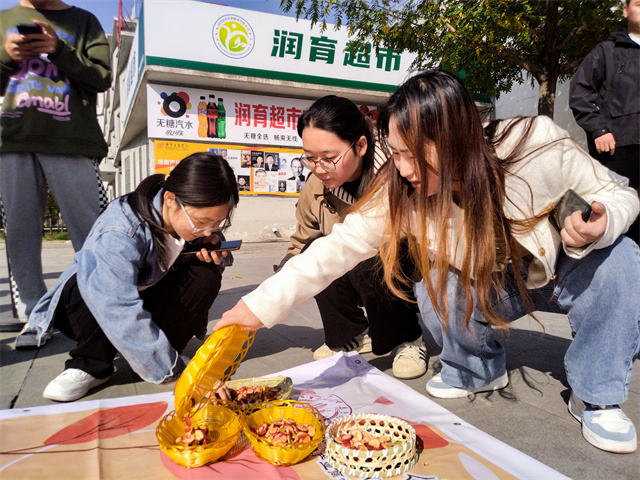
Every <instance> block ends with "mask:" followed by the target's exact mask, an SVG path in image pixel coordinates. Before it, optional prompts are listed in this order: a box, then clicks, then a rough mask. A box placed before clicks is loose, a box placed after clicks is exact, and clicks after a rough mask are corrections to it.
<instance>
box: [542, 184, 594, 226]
mask: <svg viewBox="0 0 640 480" xmlns="http://www.w3.org/2000/svg"><path fill="white" fill-rule="evenodd" d="M578 210H579V211H581V212H582V220H583V221H585V222H586V221H588V220H589V217H590V216H591V205H589V203H588V202H587V201H586V200H585V199H584V198H582V197H581V196H580V195H578V194H577V193H576V192H574V191H573V190H571V189H569V190H567V192H566V193H565V194H564V195H563V196H562V198H561V199H560V201H559V202H558V204H557V205H556V206H555V208H554V209H553V210H552V211H551V214H550V215H549V221H550V222H551V224H552V225H553V226H554V227H555V229H556V230H557V231H558V232H559V231H560V230H562V229H563V228H564V220H565V218H567V217H569V216H571V214H572V213H573V212H576V211H578Z"/></svg>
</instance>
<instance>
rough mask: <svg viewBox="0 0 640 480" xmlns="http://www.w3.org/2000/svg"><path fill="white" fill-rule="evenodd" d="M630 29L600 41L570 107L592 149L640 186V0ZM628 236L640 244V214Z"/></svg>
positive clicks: (627, 9)
mask: <svg viewBox="0 0 640 480" xmlns="http://www.w3.org/2000/svg"><path fill="white" fill-rule="evenodd" d="M623 13H624V18H626V19H627V28H625V29H622V30H621V31H619V32H616V33H614V34H612V35H611V36H610V37H609V38H607V39H606V40H605V41H604V42H602V43H600V44H598V45H597V46H596V48H594V49H593V50H592V51H591V53H589V55H587V57H586V58H585V59H584V61H583V62H582V64H581V65H580V67H579V68H578V71H577V72H576V74H575V76H574V77H573V79H572V80H571V87H570V96H569V106H570V107H571V110H572V111H573V116H574V117H575V119H576V122H578V125H580V126H581V127H582V129H583V130H584V131H585V132H586V134H587V142H588V145H589V154H590V155H591V156H592V157H594V158H596V159H598V160H599V161H600V162H601V163H602V164H604V165H606V166H607V168H609V169H611V170H613V171H614V172H616V173H619V174H620V175H624V176H625V177H627V178H629V186H631V187H633V188H635V189H636V190H638V189H639V188H640V186H639V184H640V0H626V1H625V6H624V10H623ZM627 236H628V237H630V238H632V239H633V240H634V241H635V242H636V243H637V244H639V245H640V223H638V219H636V221H635V222H634V223H633V224H632V225H631V227H629V231H628V232H627Z"/></svg>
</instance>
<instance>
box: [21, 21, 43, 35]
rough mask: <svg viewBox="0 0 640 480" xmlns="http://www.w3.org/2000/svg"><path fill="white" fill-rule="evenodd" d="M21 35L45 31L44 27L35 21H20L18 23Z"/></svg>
mask: <svg viewBox="0 0 640 480" xmlns="http://www.w3.org/2000/svg"><path fill="white" fill-rule="evenodd" d="M16 28H17V29H18V33H20V35H32V34H34V33H43V31H42V27H40V26H38V25H34V24H33V23H19V24H17V25H16Z"/></svg>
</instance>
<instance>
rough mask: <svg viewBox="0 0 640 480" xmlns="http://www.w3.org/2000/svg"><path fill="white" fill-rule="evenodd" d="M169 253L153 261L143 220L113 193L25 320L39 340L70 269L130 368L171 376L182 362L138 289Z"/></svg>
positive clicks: (154, 277)
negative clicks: (71, 255)
mask: <svg viewBox="0 0 640 480" xmlns="http://www.w3.org/2000/svg"><path fill="white" fill-rule="evenodd" d="M163 193H164V191H163V190H161V191H160V192H159V193H158V194H157V195H156V197H155V198H154V201H153V203H154V206H155V208H156V209H157V210H158V211H159V212H160V211H162V194H163ZM175 255H177V253H175ZM172 257H173V258H169V259H168V261H167V265H163V266H158V262H157V256H156V250H155V248H154V242H153V238H152V235H151V230H150V228H149V225H148V224H147V222H144V221H142V220H140V219H139V218H138V217H136V216H135V214H134V213H133V211H132V210H131V208H130V206H129V204H128V203H127V201H126V200H125V199H123V198H118V199H116V200H114V201H113V202H111V203H110V204H109V206H108V207H107V209H106V210H105V211H104V212H103V213H102V215H101V216H100V217H99V218H98V219H97V220H96V223H95V224H94V225H93V228H92V229H91V232H90V233H89V236H88V237H87V239H86V241H85V243H84V245H83V247H82V250H80V251H79V252H77V253H76V254H75V256H74V259H73V263H72V264H71V265H70V266H69V267H68V268H67V269H66V270H65V271H64V272H63V273H62V275H61V276H60V278H59V280H58V282H57V283H56V285H55V286H54V287H53V288H51V289H50V290H49V291H48V292H47V293H46V294H45V295H44V296H43V297H42V298H41V299H40V300H39V301H38V303H37V305H36V306H35V308H34V309H33V312H32V313H31V316H30V317H29V325H30V326H31V327H34V328H35V329H36V330H37V336H38V340H39V341H40V339H41V338H42V336H43V335H44V333H45V332H46V331H47V329H48V328H49V325H50V324H51V322H52V320H53V315H54V313H55V311H56V307H57V305H58V301H59V300H60V295H61V293H62V290H63V288H64V285H65V284H66V283H67V281H68V280H69V279H70V278H71V277H72V276H73V275H74V274H76V275H77V282H78V288H79V289H80V293H81V294H82V298H83V299H84V301H85V303H86V304H87V306H88V307H89V309H90V310H91V313H93V316H94V317H95V318H96V320H97V322H98V324H99V325H100V327H101V328H102V330H103V331H104V333H105V334H106V336H107V337H108V338H109V340H110V341H111V343H112V344H113V345H114V347H115V348H116V349H117V350H118V351H119V352H120V353H121V354H122V356H123V357H124V358H125V359H126V360H127V362H128V363H129V365H131V368H132V369H133V370H134V371H135V372H136V373H137V374H138V375H140V377H141V378H142V379H144V380H145V381H148V382H153V383H166V382H171V381H174V380H176V379H177V378H178V376H179V375H180V373H181V372H182V370H183V369H184V367H185V364H184V361H183V359H182V358H180V356H179V355H178V352H177V351H176V350H175V349H174V348H173V347H172V346H171V344H170V343H169V340H168V339H167V337H166V336H165V334H164V332H162V330H160V329H159V328H158V327H157V326H156V324H155V323H154V322H153V321H152V319H151V314H150V313H149V312H148V311H147V310H145V309H144V308H143V301H142V299H141V298H140V293H139V291H140V290H141V289H144V288H145V287H148V286H151V285H154V284H155V283H157V282H158V281H159V280H160V279H161V278H162V277H163V276H164V275H165V273H166V272H167V270H168V269H169V268H170V267H171V265H172V264H173V263H174V261H175V257H174V256H172Z"/></svg>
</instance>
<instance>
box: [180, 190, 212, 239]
mask: <svg viewBox="0 0 640 480" xmlns="http://www.w3.org/2000/svg"><path fill="white" fill-rule="evenodd" d="M175 198H176V203H177V204H178V205H180V208H181V209H182V211H183V212H184V215H185V217H187V221H188V222H189V225H191V228H193V230H192V231H191V234H192V235H202V234H205V233H213V232H214V231H216V230H217V229H218V228H217V227H216V228H214V227H206V228H196V226H195V225H194V224H193V220H191V217H190V216H189V214H188V213H187V211H186V210H185V208H184V205H182V202H181V201H180V199H179V198H178V197H175Z"/></svg>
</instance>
